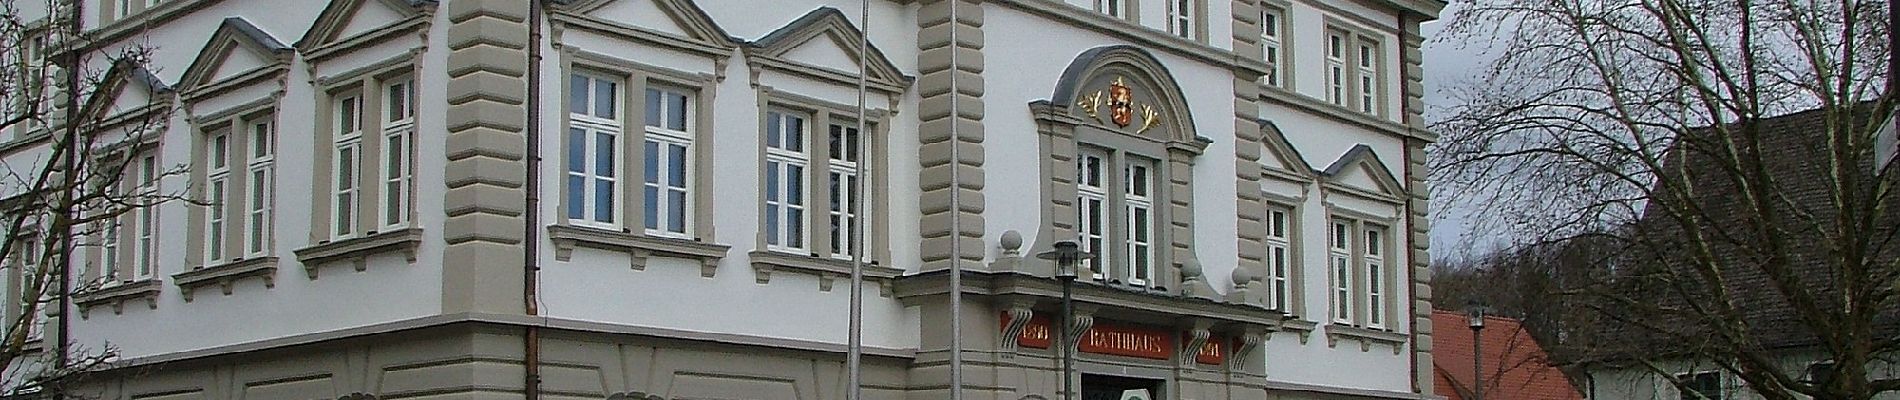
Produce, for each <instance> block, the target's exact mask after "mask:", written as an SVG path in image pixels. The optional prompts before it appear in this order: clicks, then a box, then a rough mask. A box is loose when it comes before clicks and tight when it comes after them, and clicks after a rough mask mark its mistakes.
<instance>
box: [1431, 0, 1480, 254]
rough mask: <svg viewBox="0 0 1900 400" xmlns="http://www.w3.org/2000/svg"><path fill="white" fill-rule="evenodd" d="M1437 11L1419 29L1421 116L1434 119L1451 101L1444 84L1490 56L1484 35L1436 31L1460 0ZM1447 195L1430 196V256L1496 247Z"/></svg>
mask: <svg viewBox="0 0 1900 400" xmlns="http://www.w3.org/2000/svg"><path fill="white" fill-rule="evenodd" d="M1451 3H1452V4H1451V6H1450V7H1446V8H1445V11H1444V13H1442V14H1440V16H1441V17H1443V18H1445V19H1444V20H1439V21H1434V22H1429V23H1426V24H1424V26H1423V27H1422V29H1421V32H1420V33H1423V34H1424V35H1425V47H1424V49H1422V50H1423V52H1424V56H1425V57H1424V60H1423V61H1424V64H1425V119H1426V121H1435V120H1436V119H1435V117H1437V115H1438V114H1439V113H1440V112H1442V110H1443V109H1444V108H1445V107H1449V106H1451V105H1452V99H1450V98H1449V96H1448V95H1447V94H1446V93H1445V88H1447V87H1455V86H1457V85H1460V84H1461V83H1462V82H1468V81H1470V80H1471V79H1473V76H1475V74H1476V73H1477V72H1478V71H1482V70H1483V69H1484V68H1486V67H1487V66H1488V64H1489V63H1490V61H1491V59H1492V57H1491V56H1489V55H1487V54H1486V52H1485V51H1484V47H1485V45H1487V44H1489V40H1488V39H1484V38H1470V37H1464V38H1441V37H1439V31H1440V29H1441V28H1443V27H1444V26H1445V24H1446V21H1448V20H1449V19H1450V18H1451V17H1452V15H1453V14H1455V13H1456V11H1457V9H1458V8H1459V5H1461V4H1463V2H1462V1H1459V0H1452V1H1451ZM1446 200H1448V199H1432V201H1433V204H1432V211H1433V212H1434V214H1433V216H1432V235H1431V237H1432V247H1431V248H1432V258H1434V259H1445V258H1446V257H1458V256H1470V255H1476V254H1475V253H1482V252H1484V251H1488V250H1490V249H1493V248H1495V247H1496V245H1495V244H1496V243H1498V239H1497V238H1496V237H1495V236H1494V235H1487V234H1485V233H1483V232H1476V231H1473V228H1472V226H1471V222H1472V218H1471V215H1470V212H1468V211H1467V210H1469V209H1470V208H1469V207H1460V206H1459V205H1458V204H1449V203H1445V201H1446Z"/></svg>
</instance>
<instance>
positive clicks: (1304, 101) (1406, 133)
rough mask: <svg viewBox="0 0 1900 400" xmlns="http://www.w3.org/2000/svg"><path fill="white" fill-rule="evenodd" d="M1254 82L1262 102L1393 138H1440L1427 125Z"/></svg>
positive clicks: (1432, 139)
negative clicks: (1375, 114) (1394, 118)
mask: <svg viewBox="0 0 1900 400" xmlns="http://www.w3.org/2000/svg"><path fill="white" fill-rule="evenodd" d="M1255 85H1259V86H1260V90H1259V93H1260V100H1262V101H1267V102H1271V103H1274V104H1279V105H1283V106H1287V107H1292V108H1295V109H1298V110H1300V111H1302V112H1305V113H1307V114H1310V115H1317V116H1321V117H1326V118H1329V119H1332V120H1333V121H1336V122H1340V123H1344V124H1348V125H1353V126H1357V127H1360V128H1365V129H1366V130H1369V131H1372V132H1374V133H1380V134H1384V135H1386V136H1390V137H1394V138H1401V139H1416V140H1424V141H1427V142H1434V141H1438V134H1436V133H1432V132H1430V131H1426V130H1425V129H1424V128H1413V127H1408V126H1406V125H1405V124H1400V123H1398V122H1393V121H1390V120H1386V119H1383V118H1379V117H1376V116H1373V115H1371V114H1365V113H1359V112H1354V111H1352V110H1348V109H1346V108H1345V107H1342V106H1339V105H1335V104H1332V103H1327V102H1325V101H1324V100H1320V99H1318V98H1314V97H1312V96H1307V95H1303V94H1299V93H1294V92H1291V91H1288V90H1286V89H1281V88H1277V87H1271V86H1266V85H1265V84H1261V83H1255Z"/></svg>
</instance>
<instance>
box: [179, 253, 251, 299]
mask: <svg viewBox="0 0 1900 400" xmlns="http://www.w3.org/2000/svg"><path fill="white" fill-rule="evenodd" d="M249 277H259V278H264V287H266V288H274V287H277V257H255V258H250V259H243V260H237V261H232V262H228V263H224V264H221V265H214V266H209V267H201V268H198V269H194V270H191V271H186V272H181V273H178V274H177V275H172V284H173V285H178V293H179V294H181V295H184V296H185V302H187V303H189V302H191V298H192V292H194V291H196V290H197V289H198V288H201V287H205V286H211V285H214V284H215V285H218V287H220V288H222V289H224V295H226V296H230V295H231V283H232V282H236V281H237V280H239V279H244V278H249Z"/></svg>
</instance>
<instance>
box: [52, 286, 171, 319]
mask: <svg viewBox="0 0 1900 400" xmlns="http://www.w3.org/2000/svg"><path fill="white" fill-rule="evenodd" d="M162 289H163V287H162V284H160V283H159V280H158V279H157V278H152V279H144V280H138V281H131V282H126V283H122V284H118V285H112V286H105V287H101V288H97V289H93V290H89V291H86V292H82V293H79V294H78V295H77V296H74V299H73V305H74V306H75V307H78V308H79V317H80V318H81V319H86V318H91V316H92V308H93V307H97V306H102V305H111V306H112V313H113V314H115V315H116V314H121V313H124V312H125V303H126V302H128V301H134V300H145V306H146V307H147V308H149V309H153V310H156V309H158V294H159V292H160V291H162Z"/></svg>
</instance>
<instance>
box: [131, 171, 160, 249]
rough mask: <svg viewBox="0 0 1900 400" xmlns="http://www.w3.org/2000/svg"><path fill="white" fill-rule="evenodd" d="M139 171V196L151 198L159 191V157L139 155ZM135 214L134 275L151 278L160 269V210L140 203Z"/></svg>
mask: <svg viewBox="0 0 1900 400" xmlns="http://www.w3.org/2000/svg"><path fill="white" fill-rule="evenodd" d="M138 172H139V174H138V181H137V182H138V185H139V186H138V190H136V192H137V193H138V196H140V197H145V198H147V199H149V198H150V196H153V195H155V194H157V192H158V172H159V171H158V157H157V156H154V155H149V154H148V155H142V156H139V159H138ZM146 202H148V200H140V201H139V203H146ZM133 214H134V216H133V218H134V219H135V220H136V221H135V222H136V223H137V226H136V227H135V228H134V229H136V232H137V233H138V238H137V242H136V243H135V246H136V247H137V248H136V253H134V257H135V260H133V262H134V263H136V264H135V265H134V266H133V270H132V277H133V278H134V279H140V280H143V279H151V278H152V274H153V272H154V270H156V269H158V247H157V246H158V243H157V233H158V210H157V209H156V208H155V207H152V206H151V205H149V204H140V205H139V207H138V208H137V209H136V210H134V211H133Z"/></svg>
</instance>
